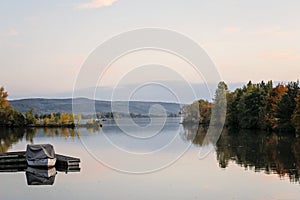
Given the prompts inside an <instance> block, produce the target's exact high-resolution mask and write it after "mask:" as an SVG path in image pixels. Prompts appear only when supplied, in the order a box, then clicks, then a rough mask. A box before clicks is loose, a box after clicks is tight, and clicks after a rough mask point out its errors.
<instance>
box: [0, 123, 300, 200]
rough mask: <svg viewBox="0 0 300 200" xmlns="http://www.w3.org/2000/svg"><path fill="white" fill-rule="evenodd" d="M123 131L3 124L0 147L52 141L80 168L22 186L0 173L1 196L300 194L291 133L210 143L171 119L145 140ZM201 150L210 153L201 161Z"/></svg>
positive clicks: (296, 141) (225, 136) (226, 135)
mask: <svg viewBox="0 0 300 200" xmlns="http://www.w3.org/2000/svg"><path fill="white" fill-rule="evenodd" d="M137 123H139V124H140V125H142V126H144V127H145V131H144V132H142V133H135V134H134V135H135V136H136V135H137V134H140V135H141V137H144V136H145V137H146V136H149V135H150V132H151V130H150V129H151V128H153V127H148V128H146V125H147V123H148V122H147V120H145V119H139V120H138V121H137ZM123 125H124V126H125V125H126V124H123ZM154 129H155V128H154ZM126 130H127V131H128V130H130V131H129V134H128V133H127V134H126V133H124V130H123V131H122V130H121V129H120V128H118V127H117V126H116V125H115V124H114V123H113V122H111V121H106V122H104V127H103V129H101V130H94V129H85V128H82V129H80V130H78V131H76V130H71V129H37V130H21V129H15V130H1V132H0V140H1V143H0V144H1V149H0V151H1V152H7V151H22V150H25V148H26V144H30V143H34V144H39V143H51V144H53V145H54V147H55V151H56V152H57V153H60V154H64V155H71V156H74V157H79V158H80V159H81V164H80V168H81V170H80V172H68V173H64V172H58V173H57V174H56V176H55V180H54V182H53V184H52V185H39V186H31V185H28V182H27V178H26V174H25V172H23V171H21V172H1V173H0V180H1V181H0V194H1V199H32V200H34V199H44V200H47V199H49V200H50V199H51V200H53V199H83V198H88V199H128V200H129V199H130V200H131V199H173V200H174V199H300V187H299V186H300V185H299V172H300V138H297V137H295V136H278V135H276V134H266V133H263V132H255V131H254V132H253V131H252V132H250V131H249V132H245V131H244V132H240V133H234V132H229V131H227V130H224V131H223V133H222V135H221V137H220V139H219V141H218V143H217V144H211V143H210V141H209V140H205V139H204V138H205V129H204V128H202V127H196V126H187V127H183V126H182V125H180V124H179V119H175V118H174V119H168V120H167V122H166V124H165V126H164V128H163V129H162V131H161V132H159V133H158V134H157V135H153V136H151V137H149V138H148V139H141V138H136V137H133V136H130V133H132V132H134V131H135V130H137V129H136V128H135V127H134V126H133V127H127V128H126ZM200 151H201V152H210V151H211V153H209V154H208V155H207V156H206V157H205V158H201V159H200V158H199V152H200ZM182 154H183V155H182ZM151 171H154V172H151ZM126 172H127V173H126ZM128 172H130V173H128ZM133 172H136V173H137V174H133ZM145 172H147V173H145Z"/></svg>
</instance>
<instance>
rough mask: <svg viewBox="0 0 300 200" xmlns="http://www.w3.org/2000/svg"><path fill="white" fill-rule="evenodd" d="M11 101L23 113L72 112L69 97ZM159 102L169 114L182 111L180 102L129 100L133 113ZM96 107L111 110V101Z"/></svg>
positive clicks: (85, 102)
mask: <svg viewBox="0 0 300 200" xmlns="http://www.w3.org/2000/svg"><path fill="white" fill-rule="evenodd" d="M91 101H92V100H89V99H85V98H80V99H75V102H76V103H79V104H82V105H85V104H90V103H91ZM9 103H10V105H12V107H13V108H14V109H16V110H18V111H20V112H23V113H24V112H26V111H28V110H30V109H33V110H34V113H36V114H46V113H55V112H67V113H72V99H71V98H69V99H44V98H34V99H20V100H10V101H9ZM114 103H115V104H116V105H122V104H124V102H122V101H118V102H114ZM115 104H114V105H115ZM157 104H158V105H160V106H162V107H164V108H165V110H166V111H167V113H168V114H170V113H174V114H177V113H178V112H179V111H180V104H178V103H167V102H143V101H131V102H129V111H130V112H131V113H136V114H148V112H149V109H150V107H151V106H153V105H157ZM95 108H96V112H111V102H110V101H100V100H96V102H95ZM83 112H84V111H83ZM86 114H87V113H86Z"/></svg>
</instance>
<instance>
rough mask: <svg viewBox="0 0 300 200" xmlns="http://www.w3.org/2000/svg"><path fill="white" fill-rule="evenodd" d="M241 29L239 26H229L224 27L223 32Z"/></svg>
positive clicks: (236, 31) (228, 32) (235, 31)
mask: <svg viewBox="0 0 300 200" xmlns="http://www.w3.org/2000/svg"><path fill="white" fill-rule="evenodd" d="M240 31H241V29H240V28H239V27H237V26H228V27H225V28H224V29H223V33H226V34H233V33H239V32H240Z"/></svg>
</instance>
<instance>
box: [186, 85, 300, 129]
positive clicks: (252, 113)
mask: <svg viewBox="0 0 300 200" xmlns="http://www.w3.org/2000/svg"><path fill="white" fill-rule="evenodd" d="M224 102H225V103H224ZM222 109H223V110H222ZM214 110H215V112H214V113H213V112H212V111H214ZM222 113H226V115H225V116H224V117H225V126H227V127H229V128H235V129H261V130H267V131H276V132H291V133H294V132H299V131H300V87H299V81H297V82H289V83H287V84H284V83H279V84H277V85H276V86H274V85H273V82H272V81H268V82H267V83H265V82H264V81H262V82H260V83H257V84H254V83H252V82H251V81H249V82H248V84H246V85H244V86H243V87H241V88H237V89H235V90H234V91H233V92H231V91H229V90H228V87H227V85H226V83H225V82H220V83H219V84H218V88H217V90H216V93H215V97H214V100H213V102H209V101H206V100H198V101H195V102H193V103H192V104H191V105H186V106H184V107H183V114H184V121H183V123H195V122H196V123H200V124H204V125H205V124H206V125H208V124H209V123H210V122H211V119H214V120H216V122H218V121H222V119H221V118H220V117H222V116H223V115H222ZM214 123H215V122H214Z"/></svg>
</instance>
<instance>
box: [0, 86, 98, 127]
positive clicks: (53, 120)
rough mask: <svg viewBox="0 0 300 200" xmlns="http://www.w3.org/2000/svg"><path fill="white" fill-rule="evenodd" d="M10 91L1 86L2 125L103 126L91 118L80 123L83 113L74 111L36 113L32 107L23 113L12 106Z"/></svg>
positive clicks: (0, 115) (0, 114) (0, 123)
mask: <svg viewBox="0 0 300 200" xmlns="http://www.w3.org/2000/svg"><path fill="white" fill-rule="evenodd" d="M7 98H8V93H7V91H5V89H4V87H0V126H2V127H71V128H72V127H75V126H86V127H94V126H101V123H100V122H99V121H97V120H94V119H90V120H88V121H87V122H86V124H80V120H81V119H82V116H81V114H77V115H74V114H73V113H66V112H64V113H60V112H58V113H50V114H41V115H38V114H34V111H33V110H32V109H31V110H29V111H27V112H26V113H21V112H19V111H17V110H15V109H13V108H12V106H11V105H10V104H9V102H8V100H7Z"/></svg>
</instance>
